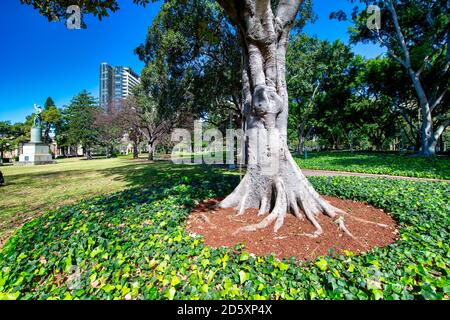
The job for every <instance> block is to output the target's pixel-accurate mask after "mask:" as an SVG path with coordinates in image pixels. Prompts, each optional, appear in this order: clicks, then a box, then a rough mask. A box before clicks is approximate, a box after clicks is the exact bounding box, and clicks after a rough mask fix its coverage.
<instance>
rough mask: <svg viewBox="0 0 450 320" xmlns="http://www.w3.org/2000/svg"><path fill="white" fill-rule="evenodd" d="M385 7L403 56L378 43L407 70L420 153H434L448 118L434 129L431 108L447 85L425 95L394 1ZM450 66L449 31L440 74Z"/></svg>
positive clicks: (442, 96)
mask: <svg viewBox="0 0 450 320" xmlns="http://www.w3.org/2000/svg"><path fill="white" fill-rule="evenodd" d="M386 6H387V9H388V10H389V13H390V15H391V18H392V21H393V23H394V27H395V32H396V35H397V41H398V44H399V45H400V48H401V50H402V53H403V58H401V57H399V56H397V55H396V54H395V53H394V52H393V50H391V49H390V47H389V46H388V45H387V44H386V43H385V42H384V41H383V40H382V39H381V38H379V40H380V43H381V44H382V45H384V46H386V47H387V49H388V52H389V54H390V55H391V56H392V57H393V58H394V59H395V60H397V62H399V63H400V64H401V65H402V66H403V67H404V68H405V69H406V70H407V72H408V75H409V77H410V78H411V81H412V83H413V86H414V89H415V91H416V94H417V98H418V100H419V105H420V111H421V115H422V123H421V128H420V131H421V149H422V150H421V154H422V155H424V156H430V155H434V154H435V153H436V144H437V141H438V139H439V137H440V136H441V135H442V133H443V132H444V130H445V129H446V128H447V127H448V126H449V125H450V119H447V120H446V121H444V122H443V123H441V124H440V125H439V126H438V127H437V128H436V129H435V130H434V128H433V115H432V113H433V110H434V109H436V107H437V106H438V105H439V104H440V103H441V102H442V100H443V99H444V96H445V94H446V93H447V91H448V86H446V87H445V88H443V89H442V90H441V91H439V90H438V89H439V87H437V88H435V89H436V93H437V94H435V95H434V97H430V96H428V95H427V93H426V91H425V87H424V85H423V83H422V81H421V79H420V74H421V70H422V68H421V69H419V70H418V71H416V70H414V69H413V67H412V64H411V55H410V52H409V49H408V46H407V42H406V39H405V36H404V34H403V32H402V29H401V27H400V23H399V21H398V16H397V11H396V9H395V6H394V3H393V2H392V0H388V1H386ZM427 60H428V57H426V58H425V60H424V64H426V63H427V62H428V61H427ZM449 68H450V33H449V34H447V54H446V63H445V65H444V67H443V69H442V75H445V74H446V73H447V72H448V70H449Z"/></svg>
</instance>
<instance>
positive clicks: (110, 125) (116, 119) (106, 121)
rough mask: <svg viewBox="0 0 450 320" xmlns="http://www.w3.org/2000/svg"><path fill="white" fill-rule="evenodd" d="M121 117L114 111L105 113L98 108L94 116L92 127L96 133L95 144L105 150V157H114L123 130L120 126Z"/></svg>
mask: <svg viewBox="0 0 450 320" xmlns="http://www.w3.org/2000/svg"><path fill="white" fill-rule="evenodd" d="M121 116H122V115H121V114H120V113H119V112H117V111H115V110H114V109H111V110H108V111H105V110H104V109H101V108H99V109H98V110H97V113H96V114H95V122H94V127H95V128H96V130H97V131H98V135H97V142H98V144H100V145H101V146H103V147H105V148H106V156H107V157H112V156H113V155H114V148H115V147H116V146H117V145H118V144H119V143H120V140H121V138H122V137H123V135H124V130H123V128H122V126H121V125H120V117H121Z"/></svg>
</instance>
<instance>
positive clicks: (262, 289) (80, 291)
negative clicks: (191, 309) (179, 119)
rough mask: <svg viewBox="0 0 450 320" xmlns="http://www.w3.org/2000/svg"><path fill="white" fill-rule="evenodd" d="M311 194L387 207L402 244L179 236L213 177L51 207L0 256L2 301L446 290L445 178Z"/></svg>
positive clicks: (328, 181)
mask: <svg viewBox="0 0 450 320" xmlns="http://www.w3.org/2000/svg"><path fill="white" fill-rule="evenodd" d="M311 181H312V182H313V184H314V186H315V187H316V188H317V189H318V191H319V192H321V193H324V194H329V195H334V196H338V197H341V198H346V199H354V200H359V201H367V202H368V203H370V204H373V205H375V206H378V207H381V208H384V209H385V210H387V211H388V212H391V213H392V215H393V217H394V218H395V219H396V220H397V221H398V222H399V224H400V227H401V239H400V240H399V241H398V242H397V243H395V244H393V245H390V246H388V247H385V248H381V249H378V248H376V249H373V250H372V251H370V252H368V253H365V254H362V255H359V256H356V255H355V254H354V253H352V252H345V254H344V255H329V256H325V257H321V258H318V259H317V260H316V261H314V262H311V263H299V262H296V261H295V260H294V259H286V260H283V261H279V260H277V259H275V258H274V257H273V256H269V257H255V256H253V255H251V254H249V253H248V252H246V251H245V246H243V245H237V246H235V247H234V248H229V249H227V248H220V249H211V248H208V247H206V246H205V245H204V243H203V240H202V238H201V237H198V236H195V235H192V234H187V233H186V232H185V231H184V223H185V219H186V217H187V216H188V214H189V212H190V209H191V207H192V206H193V205H194V203H195V201H198V200H201V199H204V198H209V197H213V196H216V195H219V196H222V195H224V194H226V193H227V192H229V191H230V190H231V189H232V186H233V185H235V184H236V182H237V181H235V179H234V178H230V177H227V176H222V175H209V176H208V177H200V178H199V179H193V178H190V177H187V176H186V177H184V178H183V179H181V180H179V181H170V180H169V181H166V182H164V183H161V184H157V185H154V186H150V187H149V188H147V189H130V190H127V191H124V192H121V193H117V194H115V195H111V196H103V197H97V198H94V199H92V200H88V201H83V202H81V203H79V204H77V205H72V206H66V207H63V208H60V209H57V210H53V211H50V212H48V213H47V214H45V215H44V216H42V217H41V218H38V219H36V220H34V221H32V222H30V223H28V224H27V225H26V226H25V227H23V228H22V229H21V230H19V231H18V232H17V233H16V234H15V235H14V236H13V237H12V238H11V239H10V240H9V241H8V242H7V243H6V244H5V246H4V247H3V249H2V250H1V251H0V299H33V298H38V299H196V298H200V299H268V298H271V299H442V298H444V295H445V294H447V296H446V297H447V298H448V294H449V291H450V287H449V280H450V266H449V257H450V250H449V249H450V247H449V243H450V242H449V237H448V232H449V230H448V229H449V225H448V214H449V212H448V208H447V209H445V208H446V203H448V198H446V197H447V196H448V184H446V183H430V182H411V181H400V180H388V179H362V178H342V177H337V178H326V177H321V178H319V177H316V178H312V179H311Z"/></svg>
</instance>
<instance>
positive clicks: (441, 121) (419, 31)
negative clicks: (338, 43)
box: [331, 0, 450, 156]
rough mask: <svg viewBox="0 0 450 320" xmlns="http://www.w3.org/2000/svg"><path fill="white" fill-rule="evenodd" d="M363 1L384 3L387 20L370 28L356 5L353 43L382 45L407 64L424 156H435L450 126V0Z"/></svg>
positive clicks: (340, 15)
mask: <svg viewBox="0 0 450 320" xmlns="http://www.w3.org/2000/svg"><path fill="white" fill-rule="evenodd" d="M351 1H352V2H355V1H354V0H351ZM360 2H364V3H365V4H366V5H371V4H374V5H378V6H379V7H380V9H381V17H380V21H381V23H380V25H379V26H378V27H379V28H368V27H367V22H368V20H369V18H370V16H369V13H368V12H367V11H366V10H365V8H362V10H361V8H358V6H356V7H355V9H354V10H353V14H352V16H351V20H352V21H353V23H354V26H353V27H352V28H351V29H350V30H351V32H352V35H351V41H352V42H359V41H361V42H376V43H379V44H380V45H382V46H383V47H385V48H386V49H387V51H388V54H389V56H390V57H391V59H393V60H395V61H396V62H397V63H399V65H400V66H402V68H403V70H404V72H405V73H406V74H407V76H408V77H409V80H410V81H411V82H410V83H411V84H412V86H413V88H414V90H415V93H416V98H417V101H418V106H419V107H420V113H421V124H420V130H421V154H422V155H425V156H428V155H434V154H435V148H436V144H437V141H438V139H439V137H440V136H441V135H442V133H443V132H444V130H445V129H446V128H447V126H448V125H450V111H449V110H450V108H449V103H450V94H449V93H448V92H449V83H450V70H449V68H450V14H449V12H450V3H449V2H448V1H447V0H414V1H411V0H396V1H394V0H386V1H375V0H363V1H360ZM331 17H332V18H338V19H340V20H344V19H347V18H348V17H347V14H346V13H345V12H343V11H338V12H334V13H332V15H331ZM375 21H376V20H375ZM372 22H374V21H372ZM372 24H373V23H372Z"/></svg>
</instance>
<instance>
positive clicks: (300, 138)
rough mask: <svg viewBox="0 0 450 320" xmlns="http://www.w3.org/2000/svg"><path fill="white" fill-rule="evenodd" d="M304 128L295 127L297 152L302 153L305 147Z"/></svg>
mask: <svg viewBox="0 0 450 320" xmlns="http://www.w3.org/2000/svg"><path fill="white" fill-rule="evenodd" d="M304 131H305V130H304V128H300V127H299V128H298V129H297V135H298V145H297V153H298V154H302V153H303V150H304V149H305V137H304V136H303V132H304Z"/></svg>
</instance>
